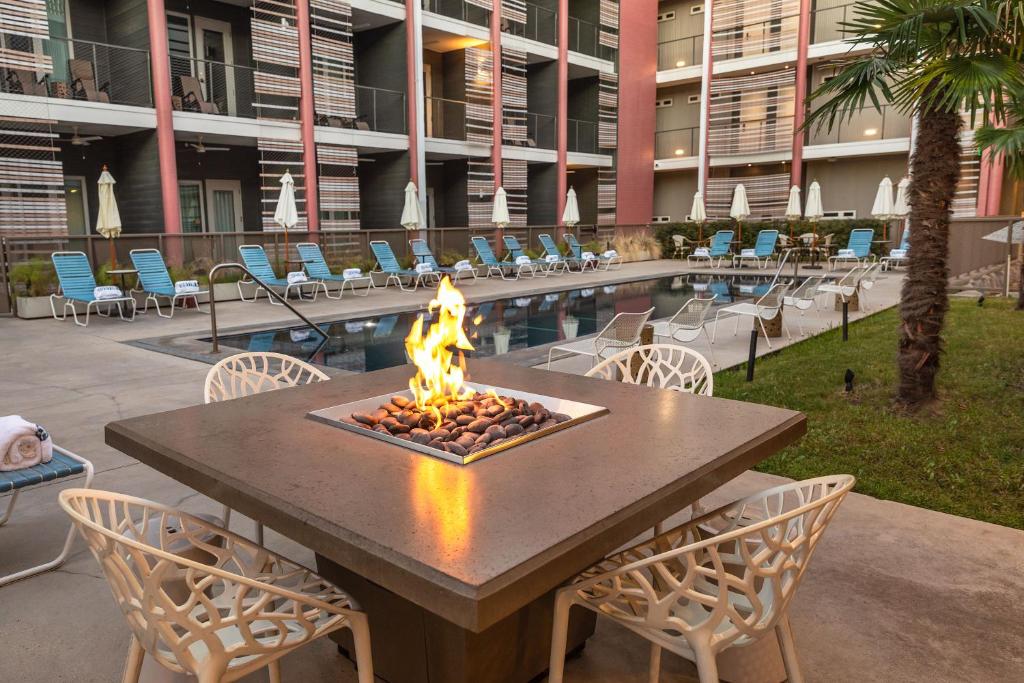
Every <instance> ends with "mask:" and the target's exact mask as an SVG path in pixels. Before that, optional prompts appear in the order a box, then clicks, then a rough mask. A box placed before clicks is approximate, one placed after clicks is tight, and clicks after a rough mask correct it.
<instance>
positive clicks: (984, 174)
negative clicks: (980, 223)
mask: <svg viewBox="0 0 1024 683" xmlns="http://www.w3.org/2000/svg"><path fill="white" fill-rule="evenodd" d="M1004 163H1005V162H1004V159H1003V155H1002V154H992V153H991V152H989V151H988V150H986V151H985V152H982V155H981V165H980V166H979V168H978V204H977V215H978V216H998V215H999V209H1000V206H999V205H1000V204H1001V203H1002V199H1003V196H1002V195H1003V165H1004Z"/></svg>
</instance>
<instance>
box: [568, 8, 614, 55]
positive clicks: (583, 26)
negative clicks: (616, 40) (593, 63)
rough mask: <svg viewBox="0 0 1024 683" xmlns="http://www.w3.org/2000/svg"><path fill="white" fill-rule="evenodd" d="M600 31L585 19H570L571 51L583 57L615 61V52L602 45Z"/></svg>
mask: <svg viewBox="0 0 1024 683" xmlns="http://www.w3.org/2000/svg"><path fill="white" fill-rule="evenodd" d="M599 36H600V29H599V28H598V27H597V25H596V24H592V23H590V22H589V21H586V20H585V19H579V18H577V17H572V16H570V17H569V49H570V50H571V51H572V52H579V53H580V54H583V55H590V56H591V57H598V58H600V59H607V60H609V61H614V59H615V50H613V49H612V48H610V47H608V46H606V45H602V44H601V41H600V40H599Z"/></svg>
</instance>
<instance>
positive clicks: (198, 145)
mask: <svg viewBox="0 0 1024 683" xmlns="http://www.w3.org/2000/svg"><path fill="white" fill-rule="evenodd" d="M185 146H186V147H191V148H192V149H194V150H195V151H196V154H206V153H207V152H230V151H231V148H230V147H207V146H206V145H204V144H203V136H202V135H200V136H199V138H198V139H197V140H196V141H195V142H186V143H185Z"/></svg>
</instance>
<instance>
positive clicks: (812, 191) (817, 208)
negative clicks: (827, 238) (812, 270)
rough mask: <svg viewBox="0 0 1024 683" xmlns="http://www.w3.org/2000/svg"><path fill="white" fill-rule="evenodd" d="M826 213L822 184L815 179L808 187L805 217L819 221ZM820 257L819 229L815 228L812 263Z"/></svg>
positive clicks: (815, 221)
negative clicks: (822, 197) (822, 200)
mask: <svg viewBox="0 0 1024 683" xmlns="http://www.w3.org/2000/svg"><path fill="white" fill-rule="evenodd" d="M824 215H825V208H824V206H822V204H821V185H819V184H818V181H817V180H815V181H814V182H812V183H811V184H810V186H809V187H808V188H807V203H806V204H805V205H804V218H805V219H807V221H809V222H810V223H817V222H818V221H820V220H821V219H822V217H823V216H824ZM817 257H818V229H817V228H815V229H814V251H813V253H812V254H811V265H812V266H814V264H815V262H816V260H817Z"/></svg>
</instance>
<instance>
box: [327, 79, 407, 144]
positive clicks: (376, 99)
mask: <svg viewBox="0 0 1024 683" xmlns="http://www.w3.org/2000/svg"><path fill="white" fill-rule="evenodd" d="M314 87H316V86H315V85H314ZM355 99H356V116H355V118H350V117H347V116H335V115H333V114H328V113H323V112H321V111H319V109H318V111H317V116H316V124H317V125H318V126H326V127H329V128H353V129H355V130H367V131H374V132H377V133H397V134H399V135H404V134H405V133H407V132H409V128H408V123H407V121H406V107H405V93H403V92H398V91H397V90H386V89H384V88H371V87H369V86H365V85H357V86H355ZM317 104H318V106H320V107H326V108H332V107H330V100H329V99H328V100H326V101H325V100H322V99H321V98H317ZM332 109H333V108H332Z"/></svg>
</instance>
